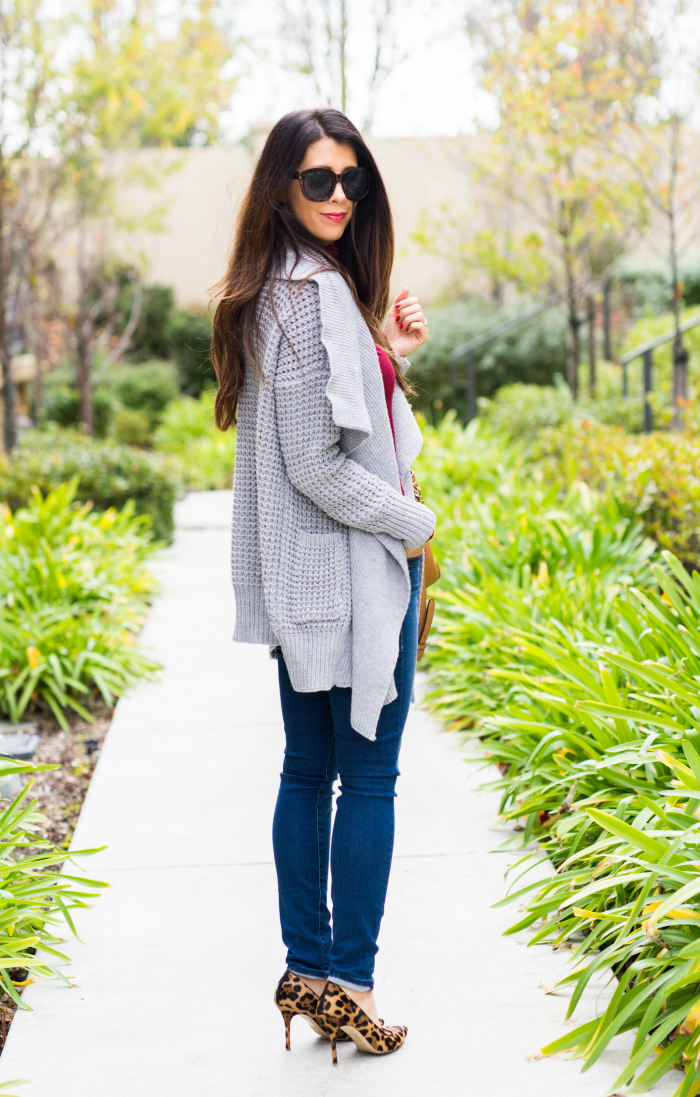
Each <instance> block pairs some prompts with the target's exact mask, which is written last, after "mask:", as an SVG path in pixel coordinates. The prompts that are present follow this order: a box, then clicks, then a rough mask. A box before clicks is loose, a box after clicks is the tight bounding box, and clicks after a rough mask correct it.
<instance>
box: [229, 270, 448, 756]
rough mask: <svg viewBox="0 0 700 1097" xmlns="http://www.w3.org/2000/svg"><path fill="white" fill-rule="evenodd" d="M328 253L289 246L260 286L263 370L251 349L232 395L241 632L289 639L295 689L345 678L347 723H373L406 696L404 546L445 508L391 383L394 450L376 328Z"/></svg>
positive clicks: (368, 729) (363, 729)
mask: <svg viewBox="0 0 700 1097" xmlns="http://www.w3.org/2000/svg"><path fill="white" fill-rule="evenodd" d="M322 268H323V263H322V262H320V261H319V260H317V259H314V258H312V257H310V256H309V257H302V258H301V259H300V260H297V261H296V262H295V260H294V259H293V257H290V258H289V259H288V261H287V267H286V271H285V276H284V277H283V278H280V279H277V280H276V281H275V283H274V284H273V285H268V286H267V287H266V289H265V290H264V291H263V293H261V295H260V303H259V307H258V319H257V330H258V340H259V355H260V363H261V369H262V376H261V374H260V372H259V371H258V370H256V369H254V368H253V367H252V366H251V365H246V371H245V383H244V386H243V391H242V393H241V397H240V403H239V407H238V432H237V439H236V462H235V473H234V484H233V530H232V559H231V563H232V567H231V570H232V578H233V587H234V592H235V597H236V625H235V632H234V637H233V638H234V640H236V641H240V642H243V643H253V644H269V645H273V646H277V645H279V646H280V647H281V649H282V652H283V655H284V658H285V662H286V665H287V668H288V671H289V676H290V680H291V683H292V686H293V687H294V689H295V690H297V691H300V692H302V693H308V692H313V691H316V690H328V689H331V688H332V687H333V686H345V687H348V686H349V687H351V688H352V704H351V724H352V727H353V728H354V729H355V730H356V731H358V732H359V733H360V734H361V735H364V736H365V737H366V738H367V739H374V738H376V728H377V721H378V719H379V716H380V713H381V710H382V706H383V705H385V704H388V703H389V702H390V701H392V700H393V699H394V698H395V697H396V687H395V685H394V668H395V666H396V660H397V658H398V651H399V633H400V631H401V625H402V623H403V619H404V616H405V614H406V610H407V607H408V601H409V594H410V582H409V577H408V568H407V564H406V554H405V551H404V550H405V548H412V547H416V546H418V545H420V544H422V543H423V542H424V541H426V540H427V539H428V537H430V535H431V533H432V532H433V529H434V526H435V515H434V514H433V512H432V511H431V510H429V509H428V508H427V507H425V506H423V505H422V504H420V503H417V502H415V500H414V498H413V490H412V485H411V476H410V471H409V468H410V465H411V463H412V461H413V460H414V459H415V457H416V456H417V454H418V453H419V451H420V448H421V444H422V439H421V435H420V430H419V429H418V425H417V423H416V421H415V419H414V417H413V413H412V411H411V408H410V406H409V404H408V402H407V400H406V398H405V396H404V394H403V392H401V390H400V389H399V387H398V386H397V387H396V390H395V393H394V402H393V408H392V411H393V418H394V431H395V437H396V450H394V442H393V439H392V435H391V427H390V424H389V417H388V415H387V408H386V400H385V397H384V389H383V384H382V378H381V372H380V369H379V364H378V361H377V352H376V349H375V346H374V343H373V340H372V337H371V334H370V331H369V329H368V327H367V325H366V323H365V321H364V320H363V318H362V316H361V314H360V311H359V309H358V308H357V306H356V304H355V302H354V300H353V297H352V294H351V292H350V290H349V288H348V286H347V284H346V283H345V281H344V279H343V278H342V276H341V275H340V274H339V273H338V272H337V271H334V270H332V269H322ZM399 475H400V477H401V483H399ZM401 484H403V487H404V491H405V495H402V494H401Z"/></svg>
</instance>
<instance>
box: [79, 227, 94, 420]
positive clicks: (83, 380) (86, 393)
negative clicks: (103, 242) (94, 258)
mask: <svg viewBox="0 0 700 1097" xmlns="http://www.w3.org/2000/svg"><path fill="white" fill-rule="evenodd" d="M85 220H86V219H85V216H84V213H83V211H82V210H81V217H80V227H79V230H78V322H77V328H78V339H77V346H76V351H77V357H78V362H77V368H76V378H75V380H76V383H77V387H78V393H79V395H80V425H81V426H82V428H83V430H84V431H85V433H86V434H90V435H92V434H93V433H94V420H93V408H92V351H91V349H90V317H89V315H88V314H89V307H90V306H89V301H88V275H87V263H86V242H85Z"/></svg>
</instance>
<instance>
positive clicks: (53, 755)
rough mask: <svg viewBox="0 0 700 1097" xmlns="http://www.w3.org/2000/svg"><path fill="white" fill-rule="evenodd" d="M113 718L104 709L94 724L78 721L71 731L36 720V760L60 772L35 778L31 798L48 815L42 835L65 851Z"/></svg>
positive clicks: (108, 711) (46, 772)
mask: <svg viewBox="0 0 700 1097" xmlns="http://www.w3.org/2000/svg"><path fill="white" fill-rule="evenodd" d="M111 719H112V709H103V710H102V711H98V712H96V713H95V719H94V722H93V723H92V724H86V723H85V722H84V721H83V720H79V719H76V721H75V723H72V724H71V727H70V731H63V730H62V729H61V728H60V727H59V726H58V724H57V723H56V721H55V720H53V719H50V718H48V717H44V719H42V720H37V726H36V730H37V732H38V734H39V735H40V736H41V742H40V744H39V746H38V748H37V752H36V754H35V756H34V761H35V762H37V763H39V764H41V765H52V766H58V769H54V770H45V771H44V772H43V773H37V774H36V775H35V777H34V785H33V787H32V798H36V800H37V801H38V803H37V808H38V810H39V811H40V812H41V813H42V814H43V815H45V816H46V823H45V824H44V825H43V826H42V827H41V828H40V833H41V834H42V835H43V837H44V838H47V839H48V840H49V841H50V842H53V843H54V844H55V845H57V846H60V847H61V848H62V849H67V848H68V846H69V845H70V840H71V838H72V836H73V831H74V830H75V824H76V823H77V822H78V816H79V815H80V809H81V807H82V806H83V800H84V799H85V793H86V792H87V790H88V785H89V784H90V780H91V778H92V774H93V771H94V769H95V765H96V763H97V760H98V758H99V757H100V751H101V749H102V744H103V743H104V739H105V735H106V734H107V729H108V728H109V725H110V722H111Z"/></svg>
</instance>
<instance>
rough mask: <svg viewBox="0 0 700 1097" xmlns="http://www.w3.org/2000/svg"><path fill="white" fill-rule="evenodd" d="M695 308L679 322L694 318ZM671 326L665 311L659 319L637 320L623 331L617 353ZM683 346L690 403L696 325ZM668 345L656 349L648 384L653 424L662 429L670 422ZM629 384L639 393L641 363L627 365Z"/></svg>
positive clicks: (694, 389) (699, 348)
mask: <svg viewBox="0 0 700 1097" xmlns="http://www.w3.org/2000/svg"><path fill="white" fill-rule="evenodd" d="M697 315H698V310H697V308H693V309H689V310H688V311H686V312H684V313H683V316H682V318H683V319H689V318H690V317H693V316H697ZM673 326H674V320H673V315H672V313H670V312H665V313H663V314H662V315H660V316H645V317H643V318H642V319H640V320H637V322H636V323H635V324H633V325H632V327H631V328H629V330H628V331H627V333H626V335H625V338H624V341H623V344H622V347H621V350H620V353H621V354H623V353H625V352H626V351H630V350H634V349H635V347H639V346H641V345H642V344H643V343H646V342H648V340H650V339H654V338H655V337H656V336H657V335H663V333H664V332H667V331H671V330H672V329H673ZM683 344H684V346H685V348H686V350H687V351H688V355H689V357H688V396H689V398H690V399H691V400H697V399H698V398H699V397H700V324H698V326H697V327H695V328H691V329H690V330H689V331H686V332H685V333H684V335H683ZM671 356H672V343H670V342H669V343H664V344H663V345H662V346H660V347H657V348H656V350H655V351H654V353H653V372H652V383H653V386H654V395H655V397H656V402H655V408H654V410H655V416H656V418H655V425H656V426H659V427H663V426H666V425H668V423H669V422H670V419H671V404H672V392H673V366H672V363H671ZM627 369H628V371H629V378H630V381H631V382H632V383H633V384H634V385H635V386H636V391H637V392H641V377H642V370H643V362H642V359H641V358H636V359H634V360H633V361H632V362H630V363H629V364H628V366H627Z"/></svg>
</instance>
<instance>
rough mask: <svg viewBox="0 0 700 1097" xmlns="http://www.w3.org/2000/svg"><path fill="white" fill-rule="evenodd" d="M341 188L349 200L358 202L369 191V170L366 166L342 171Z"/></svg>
mask: <svg viewBox="0 0 700 1097" xmlns="http://www.w3.org/2000/svg"><path fill="white" fill-rule="evenodd" d="M343 190H344V191H345V197H346V198H349V199H350V201H351V202H359V201H360V199H361V198H366V197H367V194H368V193H369V172H368V171H367V168H348V169H347V170H346V171H344V172H343Z"/></svg>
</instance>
